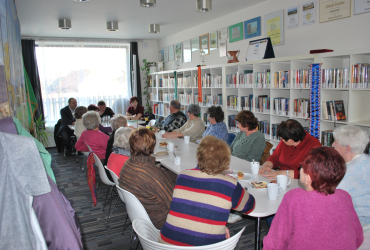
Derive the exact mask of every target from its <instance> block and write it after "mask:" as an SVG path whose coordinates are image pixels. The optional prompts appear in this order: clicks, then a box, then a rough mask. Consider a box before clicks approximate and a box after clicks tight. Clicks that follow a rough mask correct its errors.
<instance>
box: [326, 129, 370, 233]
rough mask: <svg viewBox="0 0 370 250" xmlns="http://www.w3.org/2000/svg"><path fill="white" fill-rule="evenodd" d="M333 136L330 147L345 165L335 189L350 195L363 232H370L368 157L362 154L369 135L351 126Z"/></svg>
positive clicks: (369, 174)
mask: <svg viewBox="0 0 370 250" xmlns="http://www.w3.org/2000/svg"><path fill="white" fill-rule="evenodd" d="M333 134H334V139H335V140H334V143H333V145H332V146H333V147H334V148H335V149H336V150H337V151H338V152H339V154H340V155H341V156H342V157H343V158H344V160H345V162H346V165H347V172H346V174H345V176H344V178H343V180H342V181H341V182H340V183H339V185H338V187H337V188H339V189H343V190H345V191H347V192H348V193H349V194H350V195H351V197H352V201H353V205H354V207H355V210H356V212H357V215H358V217H359V219H360V222H361V225H362V227H363V229H364V231H370V157H369V155H367V154H364V153H363V152H364V150H365V148H366V146H367V144H368V143H369V135H368V133H367V132H366V131H364V130H362V129H361V128H359V127H355V126H353V125H346V126H342V127H339V128H337V129H335V130H334V132H333Z"/></svg>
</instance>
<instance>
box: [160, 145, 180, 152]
mask: <svg viewBox="0 0 370 250" xmlns="http://www.w3.org/2000/svg"><path fill="white" fill-rule="evenodd" d="M159 147H160V148H164V149H167V146H159ZM178 148H179V146H175V147H174V148H173V151H175V150H176V149H178Z"/></svg>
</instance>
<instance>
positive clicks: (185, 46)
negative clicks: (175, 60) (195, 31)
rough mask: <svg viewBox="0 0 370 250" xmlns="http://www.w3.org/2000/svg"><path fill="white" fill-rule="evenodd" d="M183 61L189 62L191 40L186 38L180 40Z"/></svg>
mask: <svg viewBox="0 0 370 250" xmlns="http://www.w3.org/2000/svg"><path fill="white" fill-rule="evenodd" d="M182 47H183V54H184V63H187V62H191V54H192V53H191V40H186V41H183V42H182Z"/></svg>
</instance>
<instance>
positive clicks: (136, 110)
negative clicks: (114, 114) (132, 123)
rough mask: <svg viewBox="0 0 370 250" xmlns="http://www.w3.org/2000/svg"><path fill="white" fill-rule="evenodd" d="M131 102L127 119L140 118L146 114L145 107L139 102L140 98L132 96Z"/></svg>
mask: <svg viewBox="0 0 370 250" xmlns="http://www.w3.org/2000/svg"><path fill="white" fill-rule="evenodd" d="M130 104H131V106H130V107H128V109H127V112H126V117H127V120H139V119H140V118H141V117H143V116H144V107H143V106H141V105H140V104H139V98H137V97H136V96H133V97H131V99H130Z"/></svg>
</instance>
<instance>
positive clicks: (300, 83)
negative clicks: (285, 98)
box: [292, 69, 311, 89]
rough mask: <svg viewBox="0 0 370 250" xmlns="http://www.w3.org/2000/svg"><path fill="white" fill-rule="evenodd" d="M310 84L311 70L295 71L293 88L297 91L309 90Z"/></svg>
mask: <svg viewBox="0 0 370 250" xmlns="http://www.w3.org/2000/svg"><path fill="white" fill-rule="evenodd" d="M310 83H311V70H310V69H298V70H293V74H292V88H296V89H301V88H309V87H310Z"/></svg>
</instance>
